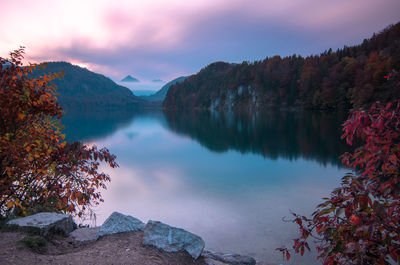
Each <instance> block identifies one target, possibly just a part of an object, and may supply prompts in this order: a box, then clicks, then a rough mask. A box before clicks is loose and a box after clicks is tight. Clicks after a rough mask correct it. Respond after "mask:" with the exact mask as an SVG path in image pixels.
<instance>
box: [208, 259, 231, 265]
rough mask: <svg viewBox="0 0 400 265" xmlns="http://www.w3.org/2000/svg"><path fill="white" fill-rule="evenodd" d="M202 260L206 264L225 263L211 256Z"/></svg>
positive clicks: (219, 264)
mask: <svg viewBox="0 0 400 265" xmlns="http://www.w3.org/2000/svg"><path fill="white" fill-rule="evenodd" d="M204 262H205V263H206V264H207V265H226V263H225V262H221V261H219V260H215V259H212V258H204Z"/></svg>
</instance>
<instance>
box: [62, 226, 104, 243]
mask: <svg viewBox="0 0 400 265" xmlns="http://www.w3.org/2000/svg"><path fill="white" fill-rule="evenodd" d="M99 230H100V227H84V228H78V229H76V230H74V231H72V233H71V234H69V236H70V237H71V238H73V239H74V240H75V241H78V242H90V241H95V240H97V239H98V238H99V236H98V235H97V233H98V232H99Z"/></svg>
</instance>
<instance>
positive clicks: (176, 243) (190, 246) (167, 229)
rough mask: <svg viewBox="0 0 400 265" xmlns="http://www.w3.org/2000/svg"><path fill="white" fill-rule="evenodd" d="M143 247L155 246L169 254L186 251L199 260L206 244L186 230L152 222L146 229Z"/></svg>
mask: <svg viewBox="0 0 400 265" xmlns="http://www.w3.org/2000/svg"><path fill="white" fill-rule="evenodd" d="M143 245H151V246H155V247H157V248H159V249H162V250H164V251H167V252H176V251H181V250H185V251H186V252H188V253H189V254H190V255H191V256H192V257H193V258H194V259H197V258H198V257H199V256H200V255H201V253H202V252H203V249H204V245H205V243H204V240H203V239H202V238H201V237H199V236H197V235H195V234H192V233H190V232H188V231H186V230H184V229H181V228H176V227H172V226H169V225H167V224H164V223H161V222H159V221H151V220H150V221H149V222H148V223H147V224H146V227H145V228H144V235H143Z"/></svg>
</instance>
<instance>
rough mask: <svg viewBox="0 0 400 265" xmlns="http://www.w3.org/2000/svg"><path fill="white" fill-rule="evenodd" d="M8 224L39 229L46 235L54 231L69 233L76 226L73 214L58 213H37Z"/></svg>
mask: <svg viewBox="0 0 400 265" xmlns="http://www.w3.org/2000/svg"><path fill="white" fill-rule="evenodd" d="M7 224H8V225H16V226H18V227H20V228H23V229H29V228H31V229H37V230H38V231H39V233H40V234H41V235H44V236H46V235H48V234H49V233H54V232H56V233H59V232H61V233H64V234H66V235H68V234H69V233H70V232H72V231H73V230H74V229H75V228H76V224H75V222H74V221H73V220H72V216H71V215H69V214H58V213H37V214H34V215H30V216H26V217H23V218H18V219H14V220H11V221H8V222H7Z"/></svg>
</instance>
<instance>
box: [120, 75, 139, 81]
mask: <svg viewBox="0 0 400 265" xmlns="http://www.w3.org/2000/svg"><path fill="white" fill-rule="evenodd" d="M121 82H140V81H139V79H137V78H135V77H132V76H131V75H127V76H126V77H125V78H124V79H122V80H121Z"/></svg>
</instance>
